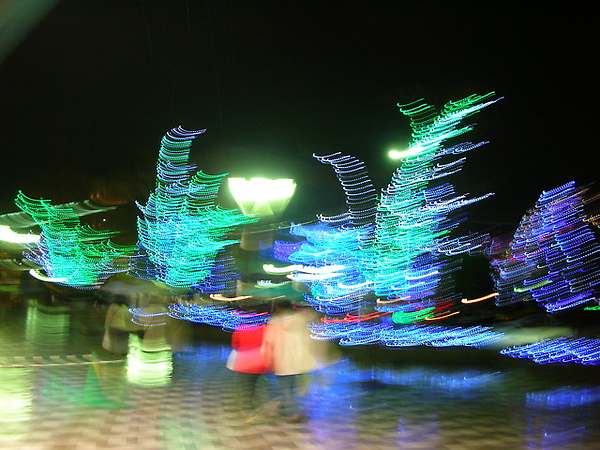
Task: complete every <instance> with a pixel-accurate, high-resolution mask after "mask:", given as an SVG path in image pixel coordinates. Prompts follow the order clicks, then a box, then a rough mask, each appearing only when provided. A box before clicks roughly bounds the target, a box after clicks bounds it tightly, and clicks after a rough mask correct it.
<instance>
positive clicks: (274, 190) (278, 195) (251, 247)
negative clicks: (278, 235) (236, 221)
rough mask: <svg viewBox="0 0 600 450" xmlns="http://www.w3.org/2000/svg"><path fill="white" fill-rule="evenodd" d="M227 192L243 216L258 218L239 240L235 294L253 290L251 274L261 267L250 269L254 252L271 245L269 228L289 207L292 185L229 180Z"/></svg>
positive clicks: (287, 180)
mask: <svg viewBox="0 0 600 450" xmlns="http://www.w3.org/2000/svg"><path fill="white" fill-rule="evenodd" d="M228 183H229V190H230V191H231V194H232V196H233V198H234V200H235V202H236V203H237V205H238V207H239V208H240V209H241V210H242V212H243V213H244V215H254V216H255V217H258V218H259V221H258V222H257V223H256V224H252V225H245V226H244V227H243V229H242V238H241V240H240V245H239V248H240V255H239V257H240V259H241V260H242V261H241V262H242V264H241V265H242V280H239V281H238V295H242V294H245V293H249V292H250V291H252V290H253V289H254V286H255V283H256V280H255V279H254V278H255V275H256V274H259V273H261V272H262V268H259V267H258V266H257V267H256V268H252V267H251V263H252V262H257V261H258V258H256V253H257V252H258V251H260V250H264V249H266V248H270V247H272V246H273V229H272V227H270V226H269V225H270V224H272V223H273V222H274V221H275V220H277V219H278V218H279V217H280V216H281V213H283V211H284V210H285V208H286V207H287V205H288V204H289V202H290V200H291V198H292V196H293V195H294V191H295V189H296V183H295V182H294V180H292V179H290V178H282V179H277V180H269V179H266V178H251V179H249V180H248V179H245V178H229V179H228Z"/></svg>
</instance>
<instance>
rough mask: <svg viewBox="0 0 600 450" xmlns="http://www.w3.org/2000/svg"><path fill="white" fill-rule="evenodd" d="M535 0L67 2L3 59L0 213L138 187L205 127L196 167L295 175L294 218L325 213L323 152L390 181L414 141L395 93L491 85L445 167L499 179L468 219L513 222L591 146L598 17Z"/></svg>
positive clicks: (589, 177) (477, 191)
mask: <svg viewBox="0 0 600 450" xmlns="http://www.w3.org/2000/svg"><path fill="white" fill-rule="evenodd" d="M7 3H10V2H6V1H5V2H3V4H4V5H6V4H7ZM524 3H525V2H524ZM530 3H531V4H530ZM534 3H535V2H527V4H520V3H518V2H514V3H513V6H511V2H493V3H492V2H442V1H435V2H434V1H418V2H417V1H415V2H407V1H395V2H378V1H371V2H352V1H350V2H348V1H345V2H341V1H340V2H336V1H331V2H323V1H277V2H273V1H232V0H219V1H200V0H198V1H192V0H188V1H185V0H169V1H151V0H103V1H86V0H63V1H62V2H59V3H58V5H57V6H56V7H55V8H54V9H53V10H52V11H51V12H50V13H49V14H47V15H46V16H45V18H44V19H43V20H42V21H41V22H40V23H39V24H38V25H37V26H36V27H34V28H33V29H32V30H31V31H30V32H29V33H28V35H27V36H26V38H25V39H24V40H22V41H21V42H20V44H19V45H18V46H17V47H16V48H15V49H14V50H13V51H12V52H11V53H10V54H9V55H8V56H7V57H6V58H4V60H3V61H0V86H1V89H0V104H1V107H2V121H1V122H0V123H1V126H2V141H1V143H0V146H1V147H0V148H1V152H2V161H3V163H2V166H1V167H2V183H1V189H0V206H1V210H0V213H9V212H13V211H16V210H17V208H16V207H15V206H14V203H13V199H14V197H15V194H16V192H17V190H19V189H21V190H23V191H24V193H25V194H27V195H29V196H31V197H38V198H39V197H44V198H50V199H52V200H53V201H55V202H56V203H60V202H67V201H74V200H83V199H85V198H88V197H89V196H90V194H91V193H92V192H93V191H94V190H96V191H97V190H98V189H99V187H101V186H102V187H104V194H103V195H104V196H105V197H106V198H107V199H110V198H115V199H116V198H128V199H130V200H141V201H144V200H145V198H146V196H147V195H148V192H149V190H150V189H152V187H153V183H154V169H155V164H156V157H157V154H158V148H159V145H160V139H161V137H162V136H163V134H164V133H165V132H167V131H168V130H169V129H171V128H173V127H175V126H177V125H182V126H183V127H184V128H187V129H201V128H206V129H207V132H206V134H205V135H203V136H200V137H198V138H197V139H196V141H195V143H194V146H193V148H192V159H193V161H194V162H195V163H196V164H197V165H198V167H199V168H200V169H202V170H203V171H205V172H207V173H223V172H229V173H230V174H231V175H235V176H246V177H250V176H272V177H293V178H295V179H296V180H297V183H298V191H297V195H296V197H295V198H294V200H293V201H292V203H291V204H290V208H289V211H288V213H289V214H290V215H296V216H298V217H300V216H302V215H307V214H308V215H314V213H317V212H325V211H328V210H331V209H332V208H333V209H335V208H336V207H337V206H338V205H340V202H343V196H342V193H341V188H339V187H338V184H337V181H336V179H335V175H334V173H333V171H332V170H331V168H330V167H328V166H323V165H321V164H320V163H318V162H317V161H316V160H315V159H314V158H312V156H311V155H312V154H313V153H317V154H327V153H331V152H336V151H341V152H344V153H347V154H351V155H355V156H357V157H359V158H361V159H363V160H364V161H365V162H366V163H367V165H368V167H369V172H370V174H371V176H372V178H373V180H374V181H375V183H376V185H377V187H378V188H382V187H384V186H385V185H386V184H387V182H388V181H389V179H390V176H391V173H392V172H393V170H394V168H395V167H396V165H395V163H394V162H392V161H390V160H389V159H388V158H387V156H386V154H387V150H389V149H391V148H401V147H403V146H406V144H407V143H408V141H409V138H410V128H409V126H408V120H407V119H406V118H405V117H404V116H402V114H400V113H399V112H398V109H397V106H396V104H397V103H408V102H410V101H413V100H416V99H419V98H425V99H426V100H427V101H428V102H429V103H431V104H434V105H436V106H439V107H441V106H443V104H444V103H446V102H447V101H450V100H458V99H460V98H463V97H465V96H467V95H470V94H473V93H479V94H484V93H487V92H490V91H495V92H496V93H497V95H498V96H502V97H504V99H503V100H501V101H500V102H498V103H496V104H494V105H492V106H490V107H488V108H486V109H484V110H483V111H482V112H480V113H479V114H478V115H476V116H475V117H474V118H472V119H471V121H472V122H476V123H477V127H476V128H475V130H474V131H473V132H471V133H469V134H467V135H465V136H463V138H464V139H462V140H488V141H490V143H489V144H488V145H486V146H484V147H482V148H479V149H476V150H474V151H473V152H470V153H468V154H467V155H466V156H467V163H466V165H465V168H464V169H463V171H462V172H461V173H460V174H459V175H458V176H454V177H453V178H451V179H449V180H448V181H451V182H452V183H453V184H455V185H456V186H457V190H458V191H459V192H461V193H467V192H468V193H470V194H472V195H481V194H485V193H487V192H494V193H496V195H495V196H494V197H492V198H489V199H487V200H485V201H483V202H480V203H479V204H477V205H474V206H471V207H469V210H468V213H469V216H470V217H471V218H472V224H473V228H474V229H487V228H489V227H492V228H493V227H494V226H496V228H495V229H496V230H499V229H500V228H502V227H503V230H506V229H513V230H514V229H515V228H516V227H517V225H518V221H519V219H520V218H521V216H522V215H523V213H524V212H525V210H526V209H527V208H529V207H531V206H533V204H534V203H535V201H536V199H537V198H538V197H539V195H540V194H541V192H542V191H543V190H548V189H552V188H555V187H558V186H559V185H561V184H563V183H565V182H568V181H571V180H574V181H577V182H579V183H582V184H583V183H589V182H594V181H596V179H597V178H598V167H599V165H598V163H599V161H600V157H599V156H598V155H599V152H600V151H599V150H598V148H597V146H596V139H595V132H596V128H597V127H598V119H599V117H598V112H597V104H598V100H597V88H596V83H597V78H598V77H597V73H596V71H593V69H592V68H593V67H594V68H595V67H596V65H597V54H598V50H597V48H598V47H597V46H598V31H597V29H598V27H597V23H596V21H597V19H596V17H597V15H596V13H595V12H594V13H592V11H591V10H586V9H581V8H579V9H575V8H568V7H566V6H564V7H561V8H557V7H556V6H550V4H549V3H546V4H543V6H542V7H537V6H534V5H533V4H534ZM517 5H518V6H517ZM590 8H591V6H590ZM594 11H595V9H594Z"/></svg>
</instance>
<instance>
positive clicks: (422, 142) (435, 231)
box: [275, 93, 499, 346]
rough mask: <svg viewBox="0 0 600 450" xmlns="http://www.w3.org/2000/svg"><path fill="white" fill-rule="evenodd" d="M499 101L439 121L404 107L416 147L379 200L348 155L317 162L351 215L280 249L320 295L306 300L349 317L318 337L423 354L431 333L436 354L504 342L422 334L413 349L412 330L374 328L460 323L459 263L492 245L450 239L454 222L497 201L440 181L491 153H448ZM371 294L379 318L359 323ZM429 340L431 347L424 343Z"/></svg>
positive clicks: (486, 99)
mask: <svg viewBox="0 0 600 450" xmlns="http://www.w3.org/2000/svg"><path fill="white" fill-rule="evenodd" d="M493 95H494V94H493V93H490V94H487V95H483V96H478V95H473V96H470V97H467V98H465V99H463V100H460V101H457V102H450V103H448V104H447V105H446V106H445V107H444V109H443V110H442V111H441V112H440V113H439V114H438V113H436V111H435V110H434V108H433V107H432V106H429V105H426V104H423V103H421V102H416V103H413V104H410V105H406V106H401V107H400V111H401V112H402V113H403V114H405V115H407V116H408V117H409V118H410V119H411V126H412V129H413V135H412V137H413V141H412V142H411V144H410V146H409V149H408V150H407V151H406V152H403V153H400V154H397V155H396V157H399V158H402V160H403V161H402V165H401V167H400V168H399V169H398V170H397V171H396V172H395V173H394V175H393V177H392V181H391V183H390V184H389V186H388V187H387V188H386V189H384V190H383V191H382V192H381V196H380V198H379V199H377V196H376V195H375V193H374V189H373V185H372V183H371V181H370V179H369V177H368V175H367V174H366V170H365V167H364V164H363V163H362V162H361V161H358V160H356V159H355V158H354V157H350V156H343V155H340V154H339V153H334V154H332V155H327V156H316V158H317V159H319V160H320V161H321V162H323V163H327V164H330V165H332V166H333V167H334V169H335V171H336V174H337V177H338V179H339V181H340V183H341V184H342V188H343V189H344V192H345V194H346V199H347V200H346V202H347V204H348V211H347V212H346V213H344V214H341V215H339V216H334V217H324V216H318V219H319V222H318V223H317V224H313V225H308V226H296V227H293V228H292V230H291V231H292V234H295V235H298V236H302V237H304V238H305V239H306V242H304V243H303V244H301V245H292V244H290V243H285V242H280V243H277V247H276V249H275V250H276V251H275V254H276V255H278V256H279V258H280V259H281V260H282V261H285V262H291V263H295V264H299V265H298V266H291V267H293V272H292V273H291V274H290V275H289V276H290V277H291V278H292V279H296V280H300V281H304V282H306V283H307V284H308V285H309V286H310V289H311V295H307V296H306V299H307V300H308V301H309V302H310V303H311V304H313V305H314V306H315V308H316V309H319V310H320V311H323V312H325V313H327V314H330V315H332V314H340V313H346V316H345V317H344V318H343V319H337V318H327V319H325V320H324V322H325V323H324V324H322V325H318V326H315V327H314V329H313V331H314V332H315V333H316V334H318V335H320V336H321V337H323V338H339V339H340V342H341V343H343V344H346V345H356V344H364V343H373V342H382V343H385V344H386V345H392V346H399V345H405V344H400V343H401V342H412V343H413V344H412V345H418V344H415V342H419V339H418V338H417V336H425V335H426V334H427V333H434V334H435V336H436V337H435V339H434V338H432V339H433V341H435V342H437V343H438V344H437V345H459V344H458V342H462V343H463V344H464V343H466V342H470V343H471V344H470V345H483V343H484V342H490V340H494V339H497V338H498V336H499V335H498V334H497V333H493V334H490V333H489V332H488V331H489V330H488V329H485V328H481V327H476V328H477V329H475V328H473V329H456V328H453V329H449V328H445V327H438V328H436V329H435V330H433V329H431V328H428V329H427V330H426V329H424V328H423V326H418V329H415V330H414V331H411V332H410V333H409V334H410V336H411V337H410V338H406V339H405V337H406V336H405V334H406V333H407V332H408V331H407V329H406V327H404V328H402V327H400V328H398V327H393V326H391V324H390V323H389V322H386V321H384V322H379V321H377V320H375V321H373V320H374V319H377V318H380V317H382V316H384V315H390V314H391V316H392V320H393V322H395V323H397V324H409V323H415V322H420V321H424V320H434V319H442V318H444V317H448V316H450V315H453V314H456V313H458V308H457V306H458V304H459V303H460V299H461V296H460V294H458V293H455V292H454V289H453V285H452V272H453V271H454V270H457V269H458V268H459V267H460V264H459V263H460V261H459V260H457V256H456V255H460V254H462V253H466V252H469V251H473V250H475V249H478V248H480V247H481V246H482V245H483V244H484V242H485V240H486V237H485V236H481V235H469V236H459V237H453V236H451V233H452V232H453V231H454V230H455V229H456V227H457V226H458V224H459V223H460V221H461V220H462V219H460V218H459V217H458V216H457V214H455V212H456V211H457V210H458V209H460V208H462V207H464V206H466V205H468V204H471V203H474V202H477V201H479V200H482V199H484V198H486V197H488V196H489V195H491V194H486V195H483V196H480V197H475V198H468V197H467V195H458V194H456V191H455V189H454V187H453V186H452V185H450V184H448V183H442V182H439V180H440V179H442V178H443V177H447V176H449V175H451V174H453V173H456V172H458V171H459V170H460V169H461V168H462V165H463V163H464V160H465V159H464V158H461V157H459V159H457V160H454V161H450V162H443V163H442V161H441V160H442V158H443V157H450V158H451V157H452V156H454V155H459V154H462V153H464V152H466V151H469V150H472V149H474V148H476V147H479V146H481V145H483V144H484V142H480V143H470V142H467V143H462V144H458V145H454V146H451V147H444V143H445V142H446V141H447V140H449V139H452V138H456V137H458V136H460V135H462V134H464V133H466V132H468V131H470V130H471V129H472V126H471V125H467V126H460V124H461V122H462V121H463V119H465V118H466V117H469V116H471V115H473V114H475V113H477V112H478V111H480V110H481V109H483V108H485V107H486V106H488V105H490V104H492V103H494V102H495V101H497V99H492V97H493ZM369 293H374V294H375V295H376V296H377V297H380V299H379V300H378V301H377V303H376V304H375V305H372V306H374V308H373V307H371V311H370V312H367V313H364V314H356V313H353V311H356V310H357V309H358V308H359V307H361V306H362V307H363V310H368V307H367V308H365V299H366V298H368V296H369ZM367 303H368V302H367ZM351 312H352V313H351ZM420 339H421V342H423V341H422V339H424V338H420ZM448 342H452V344H448ZM432 345H433V344H432ZM467 345H468V344H467Z"/></svg>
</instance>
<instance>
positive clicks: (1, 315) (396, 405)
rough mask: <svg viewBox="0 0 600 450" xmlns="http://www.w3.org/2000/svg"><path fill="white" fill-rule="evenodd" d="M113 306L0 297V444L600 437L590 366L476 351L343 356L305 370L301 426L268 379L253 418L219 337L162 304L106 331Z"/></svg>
mask: <svg viewBox="0 0 600 450" xmlns="http://www.w3.org/2000/svg"><path fill="white" fill-rule="evenodd" d="M121 313H122V312H118V311H117V312H115V308H114V307H113V308H112V310H110V308H109V305H104V304H94V302H93V301H90V300H78V301H62V302H61V301H48V299H47V298H46V297H45V295H41V294H39V293H33V294H31V295H28V294H23V293H20V292H1V293H0V447H1V448H11V449H12V448H15V449H19V448H23V449H46V448H48V449H52V448H57V449H58V448H60V449H64V448H107V447H108V448H110V447H112V448H144V449H193V448H202V449H205V448H213V449H232V448H246V449H254V448H255V449H265V448H274V449H280V448H286V449H287V448H300V449H305V448H306V449H338V448H346V449H360V448H371V449H372V448H382V449H383V448H407V449H412V448H419V449H433V448H435V449H465V448H467V449H469V448H472V449H482V448H485V449H506V448H515V449H517V448H541V449H551V448H555V449H569V448H573V449H580V448H581V449H583V448H597V442H599V441H600V427H599V425H600V424H599V421H600V419H599V417H598V415H597V414H596V411H597V410H598V402H599V401H600V382H598V377H597V374H598V369H597V367H564V366H561V367H553V366H543V367H540V366H534V365H533V363H531V362H529V361H520V360H519V361H515V360H513V359H511V358H507V357H506V358H505V357H502V356H498V355H496V356H494V358H486V357H485V352H484V351H478V350H475V351H473V352H464V353H461V355H464V357H454V358H453V359H452V360H451V361H450V360H448V359H445V361H446V362H444V363H443V362H442V359H443V358H440V355H442V354H443V353H442V352H440V351H433V350H432V349H428V348H423V349H411V350H406V351H405V350H398V351H396V353H395V355H396V356H399V355H404V356H403V357H399V358H395V362H394V361H392V360H391V358H386V357H385V355H386V351H384V350H381V351H377V352H375V353H374V352H370V357H369V358H368V361H365V358H361V357H359V355H360V354H363V353H365V352H360V351H358V352H352V351H351V352H349V353H348V356H347V357H346V358H344V359H342V360H341V361H340V362H339V363H337V364H335V365H333V366H331V367H328V368H326V369H324V370H322V371H320V372H318V373H316V374H314V375H313V377H312V379H311V380H310V381H311V382H310V385H309V388H308V390H307V392H306V394H305V395H304V397H303V398H302V401H303V404H304V408H305V410H306V412H307V416H308V418H307V420H306V421H305V422H302V423H296V424H291V423H286V422H285V421H283V420H282V419H281V417H280V416H279V415H278V414H277V410H276V408H275V407H273V405H274V404H273V403H269V402H268V394H269V389H268V387H269V383H270V380H269V378H268V377H265V378H264V379H263V380H262V381H261V383H262V386H261V389H262V390H261V393H262V397H263V398H264V402H265V405H266V406H265V408H264V410H263V411H262V413H261V414H260V415H259V416H258V417H257V418H255V420H253V421H251V422H249V421H247V420H245V419H244V417H243V416H242V415H241V413H240V411H239V410H238V408H237V403H236V399H235V396H234V390H233V382H234V378H233V374H232V373H231V372H230V371H228V370H227V369H226V368H225V361H226V358H227V356H228V353H229V347H228V344H227V342H226V341H225V340H218V339H214V336H212V335H211V336H210V339H208V338H205V337H204V335H203V333H205V331H206V330H205V329H200V328H199V327H197V326H196V325H195V324H190V323H181V322H178V321H174V320H172V319H171V320H169V319H167V318H165V317H164V315H161V314H160V311H158V312H157V313H156V315H155V316H154V317H160V319H156V320H157V321H156V322H155V323H153V324H150V325H149V323H148V322H147V320H150V319H148V318H146V322H144V323H141V324H139V325H137V326H132V325H130V324H128V323H126V321H125V322H123V323H122V328H123V329H122V330H119V329H118V327H116V328H114V327H113V330H112V334H111V335H110V336H109V334H108V333H107V332H106V330H105V324H106V323H107V318H109V315H110V314H113V315H114V314H116V316H110V319H111V321H112V323H113V324H114V323H115V322H114V321H115V320H116V319H115V317H117V318H118V317H119V316H118V314H121ZM151 325H154V326H151ZM225 337H226V336H225ZM387 352H392V351H391V350H387ZM478 352H479V353H478ZM417 354H418V355H419V357H418V358H416V357H415V358H413V357H411V355H417ZM477 355H481V358H478V357H477Z"/></svg>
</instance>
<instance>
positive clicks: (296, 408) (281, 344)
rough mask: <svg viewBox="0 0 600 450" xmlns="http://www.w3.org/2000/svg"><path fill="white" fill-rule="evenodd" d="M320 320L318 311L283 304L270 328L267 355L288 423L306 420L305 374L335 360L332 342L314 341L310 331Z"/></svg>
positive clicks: (287, 302) (266, 340)
mask: <svg viewBox="0 0 600 450" xmlns="http://www.w3.org/2000/svg"><path fill="white" fill-rule="evenodd" d="M317 318H318V315H317V313H316V312H315V311H314V310H312V309H310V308H302V309H295V308H294V307H293V305H292V304H291V302H289V301H283V302H280V303H278V304H277V305H276V311H275V313H274V314H273V316H272V317H271V320H270V321H269V324H268V325H267V329H266V332H265V341H264V345H263V354H264V356H265V358H266V359H267V360H268V361H272V365H273V372H274V373H275V375H276V378H277V384H278V387H279V392H280V396H281V402H282V407H283V413H284V414H285V416H286V417H287V419H286V421H287V422H291V423H295V422H300V421H302V420H304V418H305V416H304V414H303V413H302V411H301V408H300V402H299V399H298V396H299V395H301V394H302V392H300V391H301V390H303V389H305V388H307V386H306V377H303V376H302V375H305V374H308V373H310V372H313V371H315V370H317V369H319V368H320V367H323V366H324V365H325V364H327V363H331V361H332V358H331V357H330V356H329V355H328V343H327V342H325V341H317V340H315V339H312V338H311V336H310V331H309V330H308V328H307V326H308V324H309V323H311V322H314V321H316V320H317ZM303 382H304V383H303Z"/></svg>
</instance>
